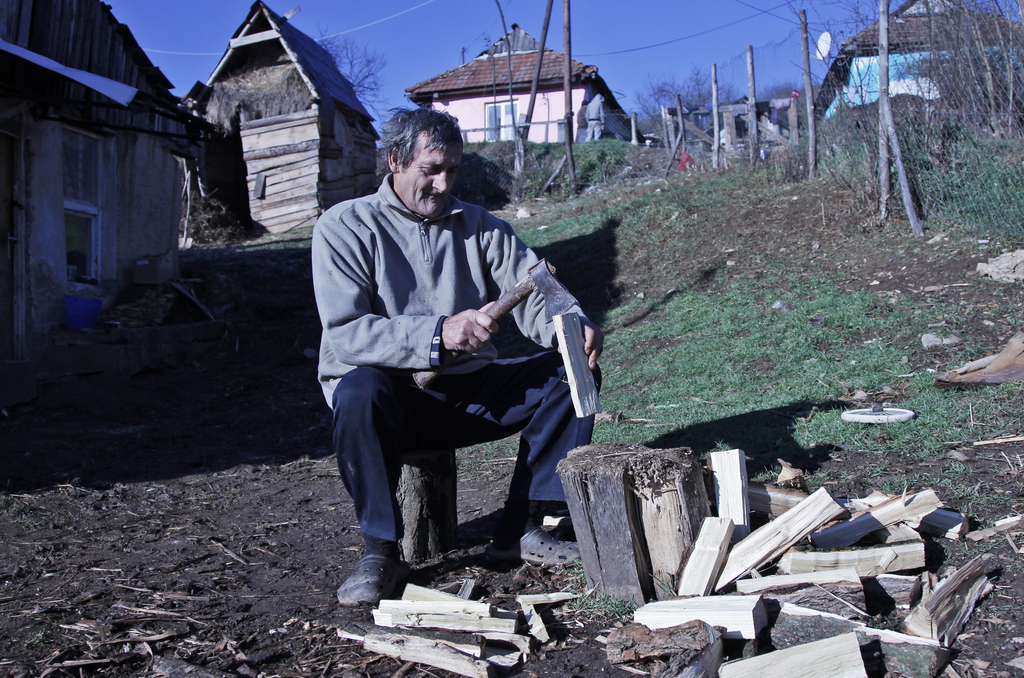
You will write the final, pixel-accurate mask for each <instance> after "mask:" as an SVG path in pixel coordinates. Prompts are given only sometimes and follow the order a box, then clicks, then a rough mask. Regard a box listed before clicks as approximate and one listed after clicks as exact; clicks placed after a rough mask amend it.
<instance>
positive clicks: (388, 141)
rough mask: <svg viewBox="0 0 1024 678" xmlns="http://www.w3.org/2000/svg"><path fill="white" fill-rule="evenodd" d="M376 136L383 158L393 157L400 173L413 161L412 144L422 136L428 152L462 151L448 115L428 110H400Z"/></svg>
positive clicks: (459, 135) (456, 123) (455, 124)
mask: <svg viewBox="0 0 1024 678" xmlns="http://www.w3.org/2000/svg"><path fill="white" fill-rule="evenodd" d="M380 132H381V136H380V145H381V148H382V149H384V153H385V154H387V158H388V159H389V160H390V159H391V157H392V154H394V158H395V160H396V161H397V162H398V165H399V166H400V167H402V168H403V169H404V168H406V167H408V166H409V165H410V164H412V160H413V158H414V157H416V142H417V141H419V138H420V135H421V134H422V133H424V132H426V133H427V135H428V137H429V138H430V141H429V142H427V146H426V148H427V149H429V150H432V151H444V150H445V149H448V148H453V147H459V148H461V147H462V130H460V129H459V121H458V120H456V119H455V117H454V116H452V115H451V114H450V113H447V112H445V111H436V110H434V109H432V108H413V109H400V110H398V111H397V112H395V114H394V115H392V116H391V118H389V119H388V121H387V122H385V123H384V124H383V125H381V128H380Z"/></svg>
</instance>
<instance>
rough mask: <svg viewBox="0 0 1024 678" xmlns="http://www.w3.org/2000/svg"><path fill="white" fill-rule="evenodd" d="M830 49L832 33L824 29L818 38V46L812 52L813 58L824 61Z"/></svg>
mask: <svg viewBox="0 0 1024 678" xmlns="http://www.w3.org/2000/svg"><path fill="white" fill-rule="evenodd" d="M831 50H832V34H831V33H829V32H828V31H825V32H824V33H822V34H821V37H820V38H818V46H817V48H816V49H815V52H814V58H815V59H817V60H818V61H825V59H828V53H829V52H830V51H831Z"/></svg>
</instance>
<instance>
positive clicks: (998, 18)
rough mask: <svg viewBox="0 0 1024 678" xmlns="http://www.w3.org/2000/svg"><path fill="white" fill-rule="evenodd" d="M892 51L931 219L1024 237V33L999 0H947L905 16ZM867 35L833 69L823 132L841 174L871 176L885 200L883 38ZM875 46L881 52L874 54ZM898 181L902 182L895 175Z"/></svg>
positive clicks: (919, 191) (918, 186) (903, 117)
mask: <svg viewBox="0 0 1024 678" xmlns="http://www.w3.org/2000/svg"><path fill="white" fill-rule="evenodd" d="M896 27H897V28H896V31H895V33H896V38H897V39H898V40H900V41H902V42H904V43H910V44H911V45H913V47H912V48H911V49H905V48H904V49H900V50H899V51H891V53H890V57H889V81H890V85H889V93H890V97H891V102H892V109H893V116H894V119H895V122H896V129H897V135H898V137H899V140H900V146H901V149H902V155H903V160H904V163H905V164H906V169H907V175H908V178H909V180H910V183H911V188H912V194H913V196H914V199H915V202H916V203H917V206H918V208H919V209H920V210H921V212H922V216H924V217H925V218H926V219H937V220H954V221H958V222H964V223H968V224H972V225H975V226H977V227H980V228H983V229H993V230H997V231H1001V232H1006V233H1012V234H1017V235H1021V234H1024V134H1022V131H1024V130H1022V124H1021V123H1022V118H1021V114H1022V112H1024V72H1022V70H1021V66H1022V63H1024V31H1022V28H1021V24H1020V18H1019V16H1016V15H1015V14H1011V13H1010V12H1009V11H1008V9H1007V8H1005V7H1000V5H999V4H998V3H988V4H986V5H985V6H979V5H978V4H976V3H975V2H972V1H971V0H959V1H957V2H949V3H947V4H946V7H945V8H944V11H943V12H941V13H933V14H924V15H914V16H907V17H903V18H902V21H901V22H900V23H899V24H896ZM868 37H869V36H867V35H865V36H864V40H862V41H861V43H860V44H859V45H858V47H859V50H858V51H851V53H850V54H849V56H848V57H847V58H846V60H845V62H839V63H838V64H837V65H838V66H839V68H836V67H834V68H833V71H834V72H837V73H842V74H845V75H846V77H845V79H843V80H842V81H841V82H834V83H830V82H828V81H826V82H825V83H824V90H823V91H825V92H828V91H829V88H830V87H831V88H833V89H834V90H835V97H834V99H833V100H832V102H831V105H830V108H829V109H828V110H827V112H826V114H827V116H828V117H827V118H826V124H825V125H824V126H823V129H822V137H821V138H822V139H823V141H824V142H825V151H826V153H828V154H829V155H830V156H832V157H833V158H834V160H835V162H833V163H832V165H831V169H832V172H833V174H834V175H835V176H836V177H837V178H841V177H842V176H843V175H845V176H846V177H848V178H856V177H861V178H869V179H870V180H869V181H866V182H864V188H865V189H866V190H867V191H869V195H870V196H872V197H873V198H875V199H876V200H877V199H879V192H878V190H877V188H876V187H877V185H878V181H877V178H878V176H877V175H878V143H877V134H878V133H877V129H878V126H877V125H878V122H877V121H878V106H877V100H878V95H879V87H878V62H877V43H875V44H874V45H872V44H871V43H870V42H869V41H868ZM872 47H874V54H872ZM894 183H895V182H894Z"/></svg>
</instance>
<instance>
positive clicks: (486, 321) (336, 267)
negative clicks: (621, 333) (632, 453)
mask: <svg viewBox="0 0 1024 678" xmlns="http://www.w3.org/2000/svg"><path fill="white" fill-rule="evenodd" d="M382 134H383V138H382V139H381V144H382V147H383V149H384V151H385V152H386V154H387V159H388V165H389V167H390V169H391V174H389V175H388V176H387V177H386V178H385V179H384V181H383V183H382V184H381V186H380V189H379V190H378V191H377V192H376V193H375V194H374V195H371V196H367V197H364V198H358V199H355V200H349V201H346V202H344V203H341V204H338V205H335V206H334V207H332V208H331V209H329V210H327V212H325V213H324V214H323V216H321V217H320V219H319V220H318V221H317V224H316V227H315V228H314V231H313V246H312V257H313V287H314V291H315V293H316V302H317V309H318V310H319V313H320V320H321V323H322V325H323V335H322V339H321V344H320V363H319V379H320V382H321V385H322V387H323V390H324V395H325V396H326V398H327V402H328V403H329V404H330V405H331V407H332V409H333V411H334V438H333V440H334V448H335V452H336V454H337V458H338V469H339V471H340V473H341V478H342V482H343V483H344V485H345V488H346V489H347V490H348V492H349V494H350V495H351V496H352V500H353V503H354V504H355V513H356V517H357V519H358V521H359V527H360V531H361V532H362V535H363V540H364V541H365V543H366V552H365V555H364V556H363V557H362V558H361V559H360V561H359V563H358V564H357V565H356V568H355V571H354V572H353V573H352V575H351V576H350V577H349V578H348V579H347V580H346V581H345V583H344V584H343V585H342V586H341V588H340V589H338V601H339V602H340V603H341V604H342V605H358V604H362V603H376V602H378V601H379V600H380V599H381V598H382V597H385V596H387V595H390V593H391V592H392V591H393V590H394V588H395V585H396V584H397V583H398V582H399V581H400V580H401V579H403V578H404V577H405V576H406V575H407V574H408V572H409V568H408V565H407V564H405V563H403V562H402V561H401V560H400V557H399V549H398V539H399V538H400V536H401V534H402V524H401V514H400V512H399V509H398V505H397V500H396V498H395V489H396V486H397V483H398V478H399V473H400V470H401V457H402V454H403V452H405V451H407V450H411V449H420V448H458V447H467V446H471V445H476V444H479V443H482V442H487V441H492V440H498V439H501V438H505V437H507V436H509V435H512V434H515V433H520V434H521V437H520V443H519V453H518V458H517V462H516V466H515V470H514V471H513V474H512V480H511V483H510V486H509V492H508V498H507V500H506V501H505V505H504V510H503V511H502V516H501V520H500V523H499V526H498V528H497V530H496V532H495V534H494V536H493V540H492V542H491V543H490V544H489V545H488V546H487V549H486V553H487V555H488V556H489V557H491V558H495V559H499V560H507V561H520V560H526V561H529V562H533V563H538V564H542V565H548V564H558V563H568V562H571V561H572V560H573V559H575V558H578V553H579V552H578V550H577V548H576V545H575V543H572V542H564V541H560V540H559V539H557V538H555V537H554V536H552V535H550V534H548V533H547V532H545V531H543V530H542V529H540V524H541V520H542V518H543V516H544V514H545V513H546V512H548V511H550V510H551V509H552V508H553V507H558V506H564V501H565V496H564V493H563V491H562V486H561V482H560V480H559V478H558V475H557V473H556V472H555V466H556V465H557V464H558V462H559V461H560V460H561V459H563V458H565V456H566V455H567V454H568V452H569V450H571V449H573V448H575V447H578V446H580V445H585V444H588V443H589V442H590V438H591V434H592V432H593V417H588V418H584V419H577V418H576V416H575V410H574V409H573V404H572V396H571V393H570V390H569V386H568V384H567V383H566V379H565V370H564V366H563V363H562V358H561V357H560V356H559V354H558V353H557V351H546V352H542V353H539V354H537V355H535V356H532V357H529V358H517V359H509V360H502V359H498V357H497V351H496V350H495V348H494V346H493V345H492V344H491V341H490V340H491V335H492V334H493V333H494V332H496V331H497V330H498V324H497V322H496V321H495V320H494V319H493V318H491V317H490V316H489V315H487V310H488V308H489V307H490V305H491V303H492V302H494V301H495V300H496V299H497V298H498V297H499V296H500V295H501V293H502V292H503V291H506V290H508V289H509V288H511V287H512V286H514V285H515V284H516V282H518V281H519V280H520V279H521V278H523V276H525V275H526V274H527V271H528V270H529V268H530V267H531V266H533V265H534V264H535V263H537V261H538V257H537V255H536V254H534V252H533V251H532V250H530V249H529V248H528V247H526V245H525V244H524V243H523V242H522V241H521V240H520V239H519V238H518V237H517V236H516V234H515V232H514V231H513V230H512V227H511V226H509V224H508V223H506V222H504V221H502V220H500V219H498V218H496V217H494V216H493V215H491V214H490V213H489V212H487V211H486V210H484V209H482V208H480V207H477V206H475V205H470V204H467V203H463V202H461V201H459V200H457V199H455V198H453V197H451V196H450V195H449V193H450V191H451V189H452V185H453V183H454V181H455V174H456V171H457V170H458V167H459V160H460V158H461V156H462V134H461V131H460V130H459V126H458V123H457V122H456V120H455V119H454V118H453V117H451V116H450V115H448V114H447V113H444V112H441V111H434V110H431V109H415V110H407V111H401V112H399V113H397V114H396V115H395V116H394V117H392V118H391V119H390V120H388V121H387V122H386V123H385V124H384V126H383V129H382ZM576 310H577V311H578V309H576ZM513 316H514V318H515V321H516V324H517V325H518V327H519V329H520V331H522V332H523V334H524V335H526V336H528V337H530V338H531V339H533V340H534V341H535V342H537V343H538V344H540V345H541V346H544V347H546V348H551V347H552V346H553V341H554V332H553V328H552V327H551V326H550V324H548V323H547V322H545V313H544V299H543V296H542V295H540V294H531V295H530V296H529V297H528V298H527V300H526V301H525V302H524V303H522V304H520V305H519V306H518V307H517V308H516V309H515V310H514V311H513ZM580 320H581V322H582V325H583V328H584V350H585V351H586V353H587V355H588V356H589V364H590V368H591V370H594V371H595V378H596V379H597V381H598V382H599V381H600V373H599V370H598V368H597V359H598V356H600V354H601V350H602V347H603V342H604V339H603V335H602V333H601V330H600V329H599V328H598V327H597V326H596V325H594V324H593V323H592V322H591V321H589V320H588V319H586V317H584V316H581V318H580ZM453 352H456V353H457V354H458V356H459V357H458V359H457V360H456V361H455V362H454V363H453V364H452V365H451V366H450V367H448V369H447V370H446V371H445V372H444V373H443V374H442V375H441V376H440V377H438V378H437V379H436V380H435V381H434V383H433V384H432V385H431V386H430V387H429V388H427V389H421V388H419V387H417V386H416V384H415V383H414V381H413V379H412V374H413V373H414V372H416V371H419V370H426V369H430V368H432V367H437V366H439V365H441V364H442V363H443V362H444V361H445V360H446V358H447V357H448V356H449V355H451V354H452V353H453Z"/></svg>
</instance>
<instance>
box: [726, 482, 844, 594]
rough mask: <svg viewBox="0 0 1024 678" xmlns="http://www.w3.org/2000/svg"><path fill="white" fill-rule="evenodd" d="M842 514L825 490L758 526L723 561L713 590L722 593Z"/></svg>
mask: <svg viewBox="0 0 1024 678" xmlns="http://www.w3.org/2000/svg"><path fill="white" fill-rule="evenodd" d="M843 513H845V509H843V507H842V506H840V505H839V504H838V503H836V500H835V499H833V498H832V495H830V494H829V493H828V490H826V489H825V488H824V487H823V488H821V489H820V490H818V491H817V492H815V493H814V494H812V495H810V496H809V497H807V499H805V500H804V501H802V502H800V504H798V505H797V506H796V507H795V508H792V509H790V510H789V511H786V513H784V514H782V515H781V516H779V517H778V518H776V519H775V520H773V521H771V522H770V523H767V524H766V525H763V526H761V527H759V528H758V529H756V530H754V531H753V532H751V533H750V536H748V537H747V538H746V539H744V540H743V541H741V542H740V543H738V544H736V545H735V546H734V547H733V548H732V551H730V552H729V557H728V559H727V560H726V561H725V567H724V568H723V569H722V574H721V576H720V577H719V578H718V584H717V585H716V587H715V589H716V590H717V591H721V590H722V589H724V588H725V587H726V586H728V585H729V584H731V583H732V582H734V581H736V580H737V579H739V578H740V577H742V576H743V575H745V574H746V573H748V572H750V571H751V570H753V569H755V568H757V567H759V566H760V565H762V564H764V563H766V562H768V561H770V560H773V559H774V558H776V557H778V556H779V555H780V554H782V552H784V551H785V550H786V549H788V548H790V547H791V546H793V545H794V544H796V543H797V542H798V541H800V540H801V539H803V538H804V537H806V536H807V535H809V534H810V533H811V532H814V531H815V530H817V529H818V528H819V527H821V526H822V525H824V524H825V523H827V522H829V521H830V520H834V519H836V518H837V517H839V516H840V515H842V514H843Z"/></svg>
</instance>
